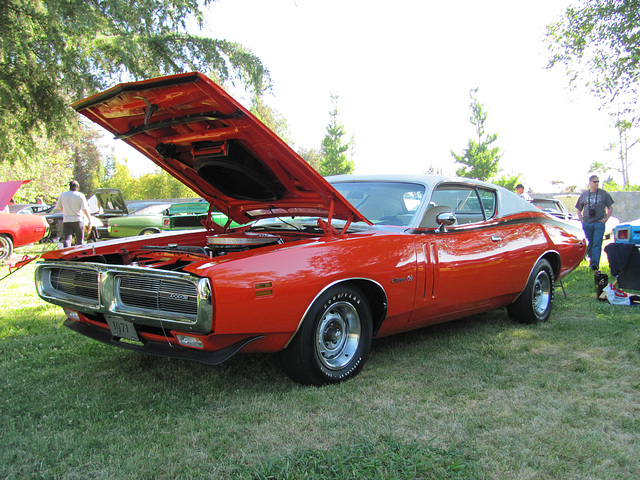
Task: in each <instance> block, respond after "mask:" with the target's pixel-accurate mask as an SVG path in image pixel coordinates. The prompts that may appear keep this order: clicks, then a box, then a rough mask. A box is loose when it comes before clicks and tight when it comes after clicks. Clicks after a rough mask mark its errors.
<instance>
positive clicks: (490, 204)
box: [478, 188, 496, 220]
mask: <svg viewBox="0 0 640 480" xmlns="http://www.w3.org/2000/svg"><path fill="white" fill-rule="evenodd" d="M478 195H479V196H480V201H481V202H482V209H483V210H484V215H485V217H486V218H487V220H488V219H490V218H493V216H494V215H495V214H496V192H495V191H494V190H489V189H486V188H479V189H478Z"/></svg>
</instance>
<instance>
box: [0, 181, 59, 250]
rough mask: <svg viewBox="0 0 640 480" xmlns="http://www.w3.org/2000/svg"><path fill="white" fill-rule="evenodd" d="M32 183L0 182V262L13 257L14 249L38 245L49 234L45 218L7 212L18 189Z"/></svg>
mask: <svg viewBox="0 0 640 480" xmlns="http://www.w3.org/2000/svg"><path fill="white" fill-rule="evenodd" d="M30 181H31V180H17V181H13V182H0V261H2V260H5V259H7V258H9V257H10V256H11V253H12V252H13V247H21V246H23V245H29V244H30V243H36V242H38V241H39V240H40V239H41V238H42V237H44V236H45V235H46V234H47V228H48V226H49V225H48V224H47V221H46V220H45V219H44V217H42V216H40V215H31V214H21V213H9V212H7V211H5V207H6V206H7V204H8V203H9V201H10V200H11V199H12V198H13V196H14V195H15V193H16V192H17V191H18V188H20V186H21V185H23V184H25V183H29V182H30Z"/></svg>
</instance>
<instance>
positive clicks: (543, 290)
mask: <svg viewBox="0 0 640 480" xmlns="http://www.w3.org/2000/svg"><path fill="white" fill-rule="evenodd" d="M554 295H555V285H554V278H553V268H552V267H551V264H550V263H549V262H548V261H547V260H540V261H539V262H538V263H537V264H536V266H535V267H534V269H533V271H532V272H531V275H530V276H529V280H528V281H527V286H526V287H525V289H524V291H523V292H522V293H521V294H520V296H519V297H518V298H517V299H516V301H515V302H513V303H512V304H511V305H509V306H508V307H507V313H508V314H509V318H511V319H512V320H514V321H516V322H519V323H538V322H546V321H547V320H548V319H549V315H551V309H552V307H553V298H554Z"/></svg>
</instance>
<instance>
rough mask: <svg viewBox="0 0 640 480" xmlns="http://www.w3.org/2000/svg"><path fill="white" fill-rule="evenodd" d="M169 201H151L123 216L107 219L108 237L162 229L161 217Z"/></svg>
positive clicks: (147, 232)
mask: <svg viewBox="0 0 640 480" xmlns="http://www.w3.org/2000/svg"><path fill="white" fill-rule="evenodd" d="M171 206H172V204H171V203H151V204H149V205H147V206H144V207H142V208H140V209H139V210H136V211H135V212H133V213H131V214H130V215H127V216H125V217H114V218H110V219H109V237H111V238H120V237H133V236H135V235H148V234H151V233H158V232H160V231H161V230H162V217H163V215H164V214H165V212H166V211H167V209H169V208H170V207H171Z"/></svg>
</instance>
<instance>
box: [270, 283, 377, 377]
mask: <svg viewBox="0 0 640 480" xmlns="http://www.w3.org/2000/svg"><path fill="white" fill-rule="evenodd" d="M372 338H373V324H372V320H371V309H370V308H369V303H368V302H367V299H366V297H365V296H364V295H363V294H362V292H361V291H360V290H359V289H357V288H355V287H351V286H348V285H344V286H336V287H332V288H330V289H329V290H327V291H326V292H324V293H323V294H322V295H320V297H318V299H317V300H316V301H315V302H314V304H313V305H312V306H311V308H310V309H309V311H308V312H307V315H306V316H305V318H304V320H303V322H302V325H301V326H300V330H299V331H298V333H297V334H296V335H295V337H294V338H293V340H292V341H291V343H290V344H289V345H288V346H287V348H286V349H285V350H284V351H283V352H282V353H281V361H282V368H283V369H284V371H285V372H286V373H287V374H288V375H289V376H290V377H291V379H293V380H294V381H296V382H299V383H303V384H305V385H325V384H328V383H338V382H342V381H344V380H347V379H349V378H352V377H354V376H356V375H357V374H358V373H359V372H360V370H362V367H363V366H364V363H365V362H366V361H367V357H368V356H369V351H370V349H371V340H372Z"/></svg>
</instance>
